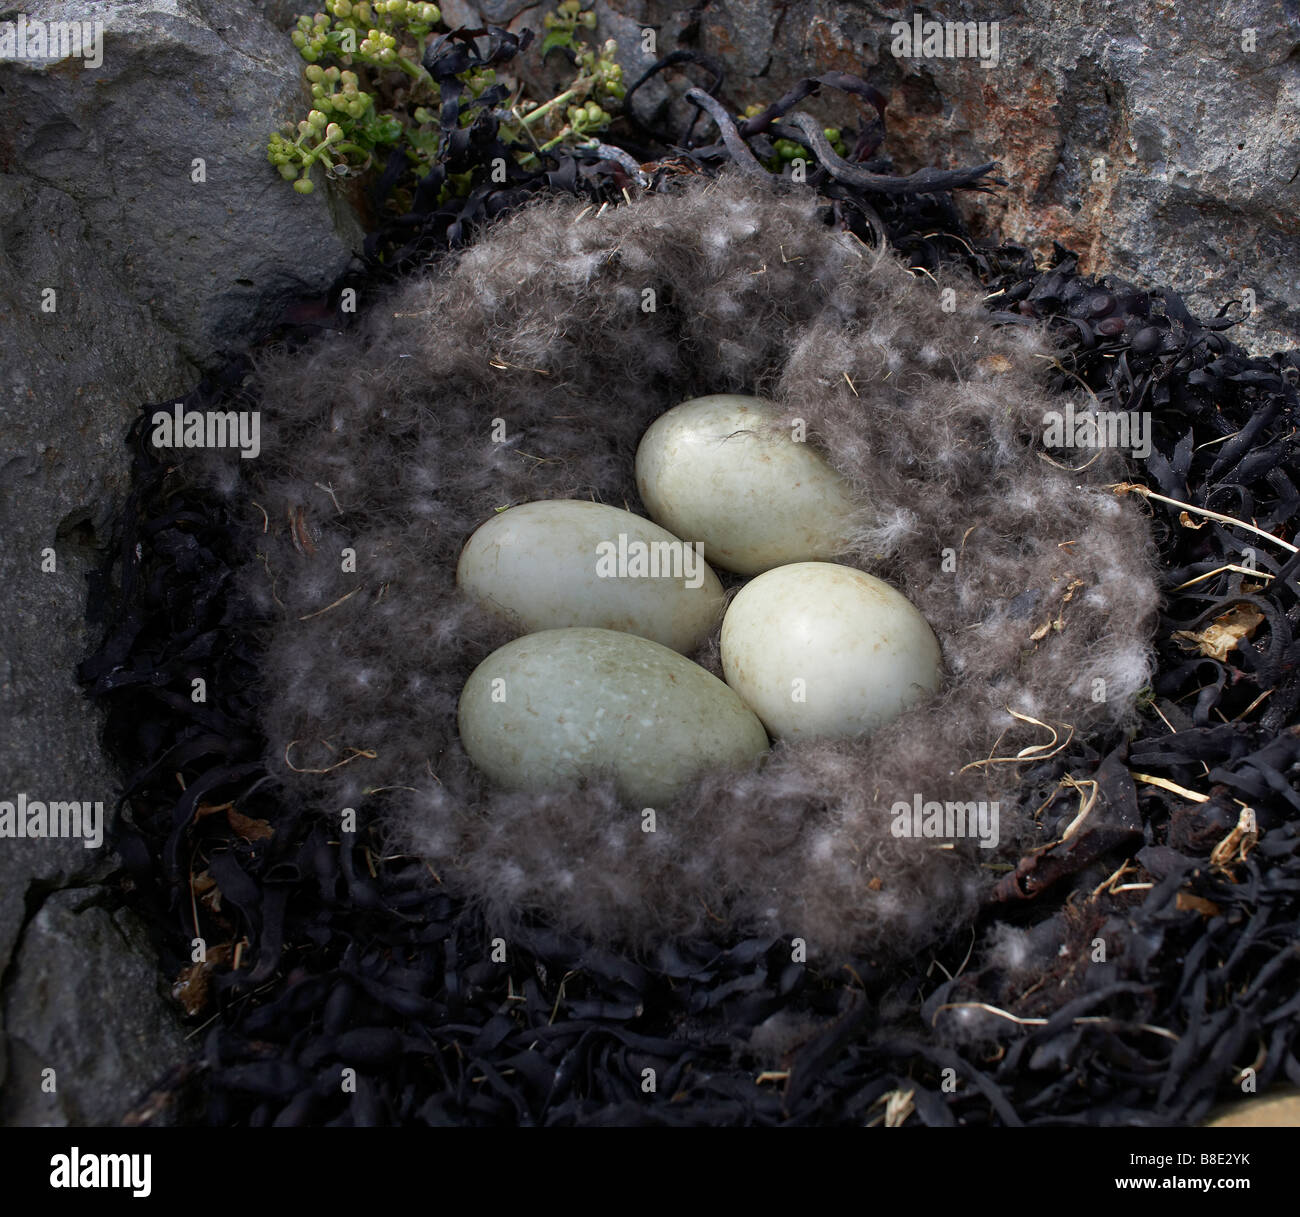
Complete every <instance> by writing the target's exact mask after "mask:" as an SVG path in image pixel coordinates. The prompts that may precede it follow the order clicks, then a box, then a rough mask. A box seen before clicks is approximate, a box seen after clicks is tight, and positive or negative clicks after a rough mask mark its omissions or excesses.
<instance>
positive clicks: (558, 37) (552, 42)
mask: <svg viewBox="0 0 1300 1217" xmlns="http://www.w3.org/2000/svg"><path fill="white" fill-rule="evenodd" d="M572 45H573V31H572V30H551V32H550V33H549V34H547V35H546V37H545V38H543V39H542V47H541V50H540V51H538V52H537V53H538V54H539V55H540V56H541V57H542V58H543V59H545V58H546V56H547V55H548V54H549V53H550V52H551V51H553V50H554V49H555V48H556V47H557V46H568V47H571V46H572Z"/></svg>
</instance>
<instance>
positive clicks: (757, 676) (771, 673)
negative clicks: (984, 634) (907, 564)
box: [722, 562, 942, 739]
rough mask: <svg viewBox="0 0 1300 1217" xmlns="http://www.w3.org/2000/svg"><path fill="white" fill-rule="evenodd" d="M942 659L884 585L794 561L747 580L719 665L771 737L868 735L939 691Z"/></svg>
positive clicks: (918, 620)
mask: <svg viewBox="0 0 1300 1217" xmlns="http://www.w3.org/2000/svg"><path fill="white" fill-rule="evenodd" d="M941 665H942V657H941V654H940V651H939V642H938V639H936V638H935V636H934V631H933V630H931V629H930V626H929V624H928V623H927V622H926V620H925V618H924V617H922V616H921V614H920V613H919V612H918V611H917V610H916V608H915V607H914V606H913V605H912V603H911V601H909V600H908V599H907V598H906V597H905V596H904V595H902V593H900V592H898V591H896V590H895V589H894V588H892V587H890V586H889V584H888V583H885V582H884V581H883V580H880V579H877V578H875V577H874V576H873V575H868V574H866V573H864V572H863V571H860V570H855V569H854V568H853V567H850V566H839V565H837V564H835V563H832V562H796V563H793V564H792V565H789V566H779V567H777V568H776V569H775V570H770V571H768V572H767V573H766V574H762V575H759V576H758V577H757V578H756V579H752V580H750V582H749V583H747V584H746V585H745V586H744V587H743V588H741V590H740V592H739V593H738V594H737V595H736V598H735V599H734V600H733V601H732V602H731V606H730V607H729V608H728V609H727V615H726V617H724V618H723V622H722V668H723V672H724V674H725V675H726V678H727V683H728V684H729V685H730V686H731V687H732V688H733V689H735V691H736V692H737V693H739V694H740V696H741V698H742V699H743V701H744V702H745V704H746V705H747V706H749V707H750V708H751V709H752V710H753V711H754V712H755V713H756V714H757V715H758V717H759V718H761V719H762V720H763V723H764V725H765V726H766V727H767V729H768V731H769V732H771V734H772V735H774V736H778V737H780V738H784V739H822V738H829V739H840V738H845V737H848V736H853V735H859V734H862V733H864V732H871V731H874V730H876V729H877V728H878V727H881V726H883V725H884V724H885V723H888V722H890V721H891V720H893V719H895V718H897V717H898V716H899V715H900V714H901V713H902V712H903V711H904V710H906V709H908V708H909V707H911V706H914V705H916V704H917V703H918V702H920V701H922V700H923V699H924V698H926V697H928V696H930V695H931V694H932V693H934V692H936V691H937V690H938V688H939V685H940V683H941Z"/></svg>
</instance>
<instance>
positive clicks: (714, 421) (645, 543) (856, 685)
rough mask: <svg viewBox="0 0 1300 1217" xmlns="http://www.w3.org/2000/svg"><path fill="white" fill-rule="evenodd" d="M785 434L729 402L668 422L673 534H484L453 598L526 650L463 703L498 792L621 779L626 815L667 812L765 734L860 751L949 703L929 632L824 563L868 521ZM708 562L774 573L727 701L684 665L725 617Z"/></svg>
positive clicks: (537, 510) (539, 508) (646, 473)
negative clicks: (497, 621) (874, 735)
mask: <svg viewBox="0 0 1300 1217" xmlns="http://www.w3.org/2000/svg"><path fill="white" fill-rule="evenodd" d="M776 417H777V414H776V410H775V407H773V406H772V405H771V404H770V403H768V402H765V401H762V400H761V399H758V398H752V397H739V396H735V395H715V396H713V397H706V398H697V399H695V400H693V401H689V402H685V403H683V404H682V405H680V406H677V407H675V408H674V409H672V410H669V411H668V412H667V413H666V414H665V415H663V416H661V417H660V418H659V419H658V420H657V421H656V422H655V423H654V424H653V425H652V426H651V427H650V429H649V430H648V431H647V432H646V434H645V436H644V437H643V438H642V441H641V445H640V447H639V448H638V451H637V457H636V477H637V486H638V489H639V491H640V493H641V496H642V499H643V500H644V502H645V503H646V506H647V508H648V510H649V511H650V512H651V514H652V515H653V516H654V517H655V519H656V520H657V521H659V524H656V523H652V522H651V521H649V520H645V519H643V518H642V517H640V516H637V515H634V514H633V513H631V512H627V511H620V510H619V509H618V508H613V507H606V506H603V505H601V504H596V503H588V502H584V501H581V500H569V499H560V500H549V501H543V502H535V503H527V504H524V505H522V506H520V507H514V508H510V509H509V510H507V511H504V512H501V513H500V514H499V515H497V516H496V517H494V518H493V519H491V520H489V521H488V522H487V523H486V524H484V525H483V526H482V527H481V528H479V529H478V530H477V531H476V532H475V533H474V535H473V536H472V537H471V538H470V540H469V543H468V544H467V545H466V546H465V550H464V552H463V553H462V555H461V559H460V562H459V565H458V568H457V581H458V583H459V584H460V585H461V587H462V588H463V589H464V590H465V591H466V592H468V593H469V594H470V595H472V596H473V597H474V598H475V599H477V600H478V601H480V603H482V604H484V605H485V606H486V607H488V608H489V609H491V610H492V611H494V612H495V613H497V615H499V616H501V617H503V618H504V619H505V620H507V621H509V622H511V623H512V624H514V625H515V626H516V627H518V628H519V629H521V630H524V631H530V632H529V633H528V634H527V636H526V637H523V638H518V639H516V640H515V641H514V642H512V643H508V644H507V645H506V646H504V647H502V648H500V649H499V650H498V651H496V652H494V653H493V654H492V655H490V656H489V657H488V658H487V659H486V660H484V662H483V663H482V664H480V665H479V667H478V668H477V669H475V671H474V673H473V674H472V675H471V677H470V679H469V681H468V682H467V683H466V686H465V689H464V691H463V693H462V696H461V703H460V712H459V723H460V733H461V740H462V743H463V744H464V746H465V748H466V751H467V753H468V754H469V756H470V759H471V760H472V761H473V762H474V763H475V765H476V766H477V767H478V768H479V769H480V770H482V771H483V772H484V773H485V774H486V775H487V776H488V777H490V778H492V779H493V780H495V781H496V782H498V783H499V784H501V785H503V786H506V787H508V788H514V789H529V790H547V789H554V788H557V787H561V786H564V785H567V784H570V783H572V782H573V781H574V780H575V779H577V778H580V777H583V776H592V775H595V774H597V773H600V772H609V773H612V775H613V777H614V780H615V784H616V787H617V789H618V792H619V794H620V796H621V797H623V798H624V799H626V800H628V801H629V802H631V803H634V804H638V805H640V804H647V805H653V804H655V803H656V802H662V801H664V800H666V799H670V798H672V797H673V796H674V795H675V794H676V793H678V792H679V791H680V790H681V789H682V787H683V786H685V785H686V784H687V783H688V782H689V781H690V780H691V779H692V778H693V777H695V776H696V775H697V774H698V773H699V772H701V771H702V770H704V769H707V768H710V767H717V766H731V765H741V764H748V763H752V762H753V761H754V760H755V759H756V758H758V757H759V756H761V755H762V753H763V752H765V751H766V749H767V735H766V733H765V732H764V729H763V728H764V725H765V726H766V727H767V730H768V731H770V732H771V733H772V734H773V735H775V736H779V737H788V738H818V737H827V736H831V737H842V736H849V735H855V734H858V733H860V732H863V731H870V730H873V729H875V728H876V727H878V726H880V725H881V724H882V723H884V722H886V721H888V720H889V719H890V718H893V717H896V716H897V715H898V714H899V713H901V712H902V711H903V710H904V709H906V708H907V707H908V706H910V705H912V704H914V703H915V702H916V701H918V700H919V699H920V698H921V697H923V696H924V695H925V694H926V693H927V692H930V691H933V690H934V689H936V688H937V687H938V679H939V675H938V674H939V666H940V664H939V648H938V643H937V641H936V640H935V638H934V635H933V633H932V632H931V631H930V628H929V626H928V625H927V624H926V622H925V620H924V618H922V617H921V615H920V613H919V612H917V610H916V609H915V608H913V607H912V605H911V604H910V603H909V602H908V601H907V600H906V599H905V598H904V597H903V596H902V595H901V594H900V593H898V592H896V591H894V589H892V588H891V587H889V585H888V584H885V583H883V582H882V581H880V580H878V579H875V578H873V577H872V576H870V575H867V574H865V573H863V572H861V571H858V570H855V569H854V568H851V567H845V566H838V565H834V564H832V563H828V562H825V561H823V560H822V559H825V558H828V557H833V556H835V555H836V554H838V553H840V552H842V551H843V550H844V549H845V548H846V547H847V545H848V539H849V535H850V522H851V517H852V515H853V512H854V504H853V501H852V498H851V495H850V493H849V491H848V488H847V486H846V485H845V483H844V482H843V480H842V479H841V478H840V477H839V475H838V474H836V473H835V471H834V470H833V469H831V468H830V466H829V465H827V464H826V463H825V461H823V460H822V458H821V457H820V456H818V455H817V453H816V452H814V451H813V450H812V449H811V448H810V447H809V446H808V445H807V444H806V443H804V442H801V440H799V439H796V438H795V437H794V435H793V434H790V433H786V432H784V431H782V430H780V429H777V428H776V427H775V426H774V422H775V419H776ZM660 524H662V525H664V526H665V527H660V526H659V525H660ZM683 537H684V538H689V540H683V539H682V538H683ZM701 551H702V552H701ZM704 558H707V559H709V561H711V562H713V563H714V564H716V565H719V566H721V567H723V568H724V569H727V570H731V571H734V572H737V573H741V574H753V573H757V572H766V574H760V575H759V577H758V578H756V579H754V580H752V581H751V582H750V583H749V584H747V585H746V586H745V587H744V588H743V589H742V590H741V592H740V593H739V594H738V595H737V596H736V598H735V600H734V601H733V603H732V605H731V608H730V609H729V610H728V612H727V614H726V618H725V619H724V621H723V626H722V660H723V670H724V674H725V675H726V677H727V684H724V683H723V682H722V681H719V680H718V679H717V678H716V677H714V676H713V675H712V674H711V673H709V672H707V671H706V670H705V669H703V668H701V667H699V666H698V665H696V664H693V663H691V662H690V661H689V660H687V659H685V658H683V657H682V655H681V654H674V652H690V651H692V650H694V649H695V648H696V647H697V646H698V645H699V644H700V643H701V642H702V641H703V640H704V638H705V637H706V636H707V635H708V633H709V632H710V631H711V630H712V628H713V626H714V625H715V624H716V622H717V618H718V616H719V615H720V613H721V609H722V605H723V600H724V597H723V592H722V587H721V584H720V583H719V581H718V578H717V576H716V575H715V574H714V573H713V571H712V570H710V569H709V567H708V565H706V563H705V561H704V560H703V559H704ZM774 568H775V569H774ZM656 644H658V645H656ZM670 648H671V649H670ZM728 686H730V687H728ZM737 694H739V696H737ZM755 712H757V714H755ZM760 720H761V722H760Z"/></svg>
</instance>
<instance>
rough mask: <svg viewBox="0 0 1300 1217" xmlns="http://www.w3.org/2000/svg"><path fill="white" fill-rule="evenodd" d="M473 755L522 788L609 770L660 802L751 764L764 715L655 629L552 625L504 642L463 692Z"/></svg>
mask: <svg viewBox="0 0 1300 1217" xmlns="http://www.w3.org/2000/svg"><path fill="white" fill-rule="evenodd" d="M459 723H460V738H461V742H462V743H463V744H464V746H465V751H466V752H467V753H468V754H469V757H470V760H472V761H473V762H474V764H475V765H477V766H478V768H479V769H480V770H482V771H483V773H485V774H486V775H487V776H488V777H489V778H491V779H493V780H494V781H495V782H498V783H500V784H501V785H502V786H505V787H507V788H509V789H514V790H531V791H542V790H553V789H557V788H563V787H565V786H569V785H572V784H573V783H574V782H576V781H577V780H578V779H579V778H581V777H594V776H597V775H599V774H601V773H611V774H612V775H613V777H614V780H615V784H616V786H617V789H618V792H619V794H620V796H621V797H622V798H623V799H624V800H626V801H627V802H629V803H631V804H632V805H633V806H636V807H661V806H663V805H664V804H666V803H668V802H670V801H671V800H672V799H673V798H674V797H675V796H676V795H677V794H678V793H679V792H680V791H681V790H682V789H683V787H685V786H686V785H687V784H688V783H689V782H690V781H691V779H692V778H694V777H695V776H696V775H698V774H699V773H701V772H702V771H703V770H706V769H712V768H716V767H730V766H750V765H753V764H754V763H755V762H756V761H757V760H758V758H759V757H760V756H762V755H763V754H764V753H765V752H766V751H767V748H768V740H767V734H766V732H764V730H763V724H762V723H760V722H759V721H758V719H757V717H755V715H754V713H753V712H752V711H751V710H749V709H748V708H747V707H746V706H745V705H744V703H743V702H742V701H741V700H740V698H739V697H737V696H736V694H735V693H733V692H732V691H731V690H730V689H729V688H727V686H726V685H725V684H723V683H722V681H720V680H719V679H718V678H717V677H716V676H714V675H713V674H712V673H711V672H708V671H706V670H705V669H704V668H702V667H700V666H699V665H698V664H694V663H692V662H691V661H690V660H689V659H686V658H684V657H683V656H681V655H679V654H678V653H677V652H676V651H672V650H669V649H668V648H667V647H664V646H660V645H659V644H658V643H657V642H651V641H649V640H648V639H646V638H639V637H637V636H636V635H633V634H624V633H619V632H617V631H614V630H599V629H563V630H544V631H542V632H541V633H537V634H528V635H526V636H525V637H523V638H516V639H515V640H514V641H513V642H508V643H506V645H505V646H503V647H501V648H500V649H499V650H496V651H494V652H493V653H492V654H491V655H489V656H488V657H487V658H486V659H485V660H484V661H483V662H482V663H481V664H479V666H478V667H477V668H475V669H474V671H473V673H472V674H471V675H470V678H469V680H468V681H466V682H465V688H464V690H463V691H462V693H461V698H460V710H459Z"/></svg>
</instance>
